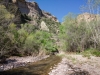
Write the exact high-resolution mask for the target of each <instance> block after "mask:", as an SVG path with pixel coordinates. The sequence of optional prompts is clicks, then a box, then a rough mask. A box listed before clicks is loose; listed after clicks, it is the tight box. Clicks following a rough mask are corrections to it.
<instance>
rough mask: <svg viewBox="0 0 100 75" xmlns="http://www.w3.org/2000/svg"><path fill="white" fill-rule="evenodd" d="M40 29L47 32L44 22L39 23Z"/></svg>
mask: <svg viewBox="0 0 100 75" xmlns="http://www.w3.org/2000/svg"><path fill="white" fill-rule="evenodd" d="M40 29H41V30H44V31H49V28H48V27H47V25H46V23H45V22H44V21H42V22H41V25H40Z"/></svg>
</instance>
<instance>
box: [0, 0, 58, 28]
mask: <svg viewBox="0 0 100 75" xmlns="http://www.w3.org/2000/svg"><path fill="white" fill-rule="evenodd" d="M0 3H1V4H3V5H4V6H5V7H6V9H7V11H8V12H10V13H11V14H13V15H14V16H15V17H14V18H13V19H12V20H11V22H12V21H13V22H14V23H15V24H17V25H19V26H20V24H21V23H22V24H23V23H26V22H28V23H31V24H33V25H35V26H38V27H40V25H41V22H42V21H44V22H45V23H46V25H47V27H49V28H50V23H52V24H53V25H52V26H51V28H53V27H54V26H56V27H57V25H58V24H57V23H59V21H58V20H57V18H56V17H55V16H53V15H52V14H50V13H49V12H46V11H43V10H41V9H40V7H39V5H38V4H37V3H36V2H34V1H33V2H26V0H1V1H0Z"/></svg>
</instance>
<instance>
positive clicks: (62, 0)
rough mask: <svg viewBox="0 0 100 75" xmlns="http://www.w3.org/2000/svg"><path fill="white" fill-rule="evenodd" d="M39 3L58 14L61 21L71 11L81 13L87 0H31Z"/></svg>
mask: <svg viewBox="0 0 100 75" xmlns="http://www.w3.org/2000/svg"><path fill="white" fill-rule="evenodd" d="M30 1H35V2H37V3H38V5H39V7H40V8H41V9H42V10H45V11H47V12H50V13H51V14H52V15H54V16H56V17H57V18H58V20H59V21H60V22H62V19H63V17H64V16H66V15H67V14H68V13H69V12H71V13H75V14H80V13H81V11H80V6H81V5H84V4H85V3H86V0H30Z"/></svg>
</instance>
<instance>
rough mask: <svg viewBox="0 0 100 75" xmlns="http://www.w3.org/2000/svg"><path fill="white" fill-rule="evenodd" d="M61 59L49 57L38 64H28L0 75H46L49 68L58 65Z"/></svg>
mask: <svg viewBox="0 0 100 75" xmlns="http://www.w3.org/2000/svg"><path fill="white" fill-rule="evenodd" d="M60 61H61V58H60V57H58V56H50V57H48V58H46V59H43V60H41V61H38V62H34V63H30V64H29V65H27V66H24V67H19V68H15V69H11V70H8V71H3V72H0V75H48V73H49V71H50V68H51V67H53V66H54V65H55V64H57V63H59V62H60Z"/></svg>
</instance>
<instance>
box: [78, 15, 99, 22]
mask: <svg viewBox="0 0 100 75" xmlns="http://www.w3.org/2000/svg"><path fill="white" fill-rule="evenodd" d="M97 19H99V16H98V15H95V14H90V13H83V14H80V15H78V17H77V22H78V23H80V22H81V21H85V22H87V23H88V22H91V21H96V20H97Z"/></svg>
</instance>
